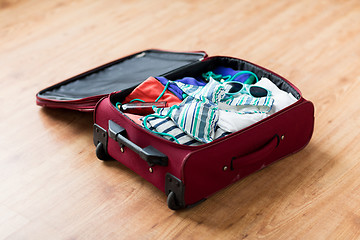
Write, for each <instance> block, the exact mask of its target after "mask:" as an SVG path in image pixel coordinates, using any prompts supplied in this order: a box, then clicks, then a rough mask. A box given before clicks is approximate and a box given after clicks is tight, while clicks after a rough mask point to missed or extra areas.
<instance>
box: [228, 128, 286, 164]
mask: <svg viewBox="0 0 360 240" xmlns="http://www.w3.org/2000/svg"><path fill="white" fill-rule="evenodd" d="M279 142H280V138H279V136H278V135H277V134H276V135H275V136H274V137H273V138H271V140H270V141H268V142H267V143H266V144H265V145H263V146H262V147H260V148H259V149H257V150H256V151H255V152H252V153H249V154H246V155H242V156H239V157H233V158H232V160H231V170H234V169H239V168H241V167H245V166H248V165H251V164H254V163H256V162H258V161H259V160H263V159H264V158H266V157H267V156H269V155H270V154H271V153H272V152H273V151H274V150H275V149H276V148H277V146H278V145H279Z"/></svg>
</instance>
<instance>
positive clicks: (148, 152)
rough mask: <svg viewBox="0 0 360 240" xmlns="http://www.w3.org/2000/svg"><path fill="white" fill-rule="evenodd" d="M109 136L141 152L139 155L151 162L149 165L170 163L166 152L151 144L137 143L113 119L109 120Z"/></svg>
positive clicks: (122, 145) (136, 151)
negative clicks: (140, 144) (139, 144)
mask: <svg viewBox="0 0 360 240" xmlns="http://www.w3.org/2000/svg"><path fill="white" fill-rule="evenodd" d="M109 137H110V138H111V139H113V140H115V141H117V142H118V143H119V145H120V146H121V147H124V146H126V147H128V148H130V149H131V150H132V151H134V152H135V153H137V154H139V156H140V157H141V158H142V159H144V160H145V161H146V162H147V163H148V164H149V166H154V165H159V166H167V165H168V157H167V156H166V155H165V154H163V153H162V152H160V151H159V150H157V149H156V148H154V147H153V146H151V145H149V146H147V147H144V148H141V147H140V146H138V145H136V144H135V143H133V142H132V141H131V140H129V139H128V138H127V136H126V130H125V128H123V127H121V126H120V125H118V124H116V123H115V122H113V121H111V120H109Z"/></svg>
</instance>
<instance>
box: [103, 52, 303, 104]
mask: <svg viewBox="0 0 360 240" xmlns="http://www.w3.org/2000/svg"><path fill="white" fill-rule="evenodd" d="M218 66H223V67H230V68H232V69H234V70H245V71H251V72H253V73H255V74H256V75H257V76H258V77H259V79H260V78H261V77H266V78H268V79H269V80H270V81H272V82H273V83H274V84H275V85H276V86H277V87H278V88H280V89H281V90H283V91H286V92H288V93H291V94H292V95H293V96H294V97H295V98H296V99H298V100H299V99H300V98H301V93H300V91H299V90H298V89H295V87H294V86H292V85H291V84H290V83H289V82H288V81H286V80H285V79H284V78H282V77H280V76H279V75H277V74H275V73H273V72H271V71H269V70H267V69H264V68H262V67H260V66H257V65H255V64H253V63H250V62H247V61H244V60H240V59H236V58H231V57H220V56H219V57H210V58H207V59H204V60H203V61H199V62H196V63H193V64H190V65H187V66H184V67H181V68H179V69H176V70H174V71H171V72H169V73H167V74H164V75H163V76H164V77H166V78H167V79H169V80H173V81H174V80H177V79H180V78H183V77H199V76H201V74H202V73H205V72H208V71H212V70H213V69H215V68H216V67H218ZM145 79H146V78H144V79H143V80H145ZM135 87H136V86H133V87H131V88H127V89H124V90H123V91H121V92H119V93H117V94H113V95H111V99H110V101H111V102H112V104H113V105H114V107H115V105H116V103H117V102H123V101H124V99H125V97H126V96H127V95H129V94H130V93H131V91H132V90H133V89H134V88H135Z"/></svg>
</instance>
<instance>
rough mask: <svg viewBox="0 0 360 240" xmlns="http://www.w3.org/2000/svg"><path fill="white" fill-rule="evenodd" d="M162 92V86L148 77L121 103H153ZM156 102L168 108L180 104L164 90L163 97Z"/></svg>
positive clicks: (171, 94) (172, 95) (179, 101)
mask: <svg viewBox="0 0 360 240" xmlns="http://www.w3.org/2000/svg"><path fill="white" fill-rule="evenodd" d="M163 91H164V86H163V85H162V84H161V83H160V82H159V81H158V80H157V79H156V78H154V77H149V78H148V79H146V80H145V81H144V82H142V83H141V84H140V85H139V86H137V87H136V88H135V89H134V90H133V91H132V92H131V93H130V94H129V95H128V96H127V97H126V98H125V100H124V102H123V103H128V102H130V101H132V100H139V99H140V100H142V101H145V102H155V100H157V98H158V97H159V96H160V94H162V93H163ZM158 101H165V102H167V105H168V106H170V107H171V106H173V105H177V104H180V103H181V100H180V99H179V98H178V97H176V96H175V95H174V94H173V93H172V92H170V91H169V90H166V91H165V92H164V94H163V96H162V97H161V98H160V99H158Z"/></svg>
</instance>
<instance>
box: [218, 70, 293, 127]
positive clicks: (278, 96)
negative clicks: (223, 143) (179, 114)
mask: <svg viewBox="0 0 360 240" xmlns="http://www.w3.org/2000/svg"><path fill="white" fill-rule="evenodd" d="M254 85H255V86H259V87H263V88H265V89H267V90H269V91H270V92H271V97H272V98H273V99H274V103H273V105H272V108H271V110H270V111H269V112H268V113H252V114H239V113H236V111H234V109H230V108H226V109H227V111H226V110H224V107H223V106H222V105H220V104H219V113H220V114H219V121H218V126H219V127H220V128H221V129H223V130H224V131H226V132H236V131H239V130H241V129H244V128H246V127H248V126H250V125H252V124H254V123H256V122H258V121H260V120H262V119H264V118H266V117H268V116H270V115H271V114H274V113H276V112H278V111H280V110H281V109H284V108H285V107H287V106H289V105H291V104H293V103H295V102H296V101H297V99H296V98H295V97H294V96H293V95H292V94H291V93H288V92H285V91H283V90H280V89H279V88H278V87H277V86H276V85H275V84H274V83H273V82H271V81H270V80H269V79H267V78H264V77H263V78H261V80H260V81H259V82H257V83H255V84H254Z"/></svg>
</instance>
